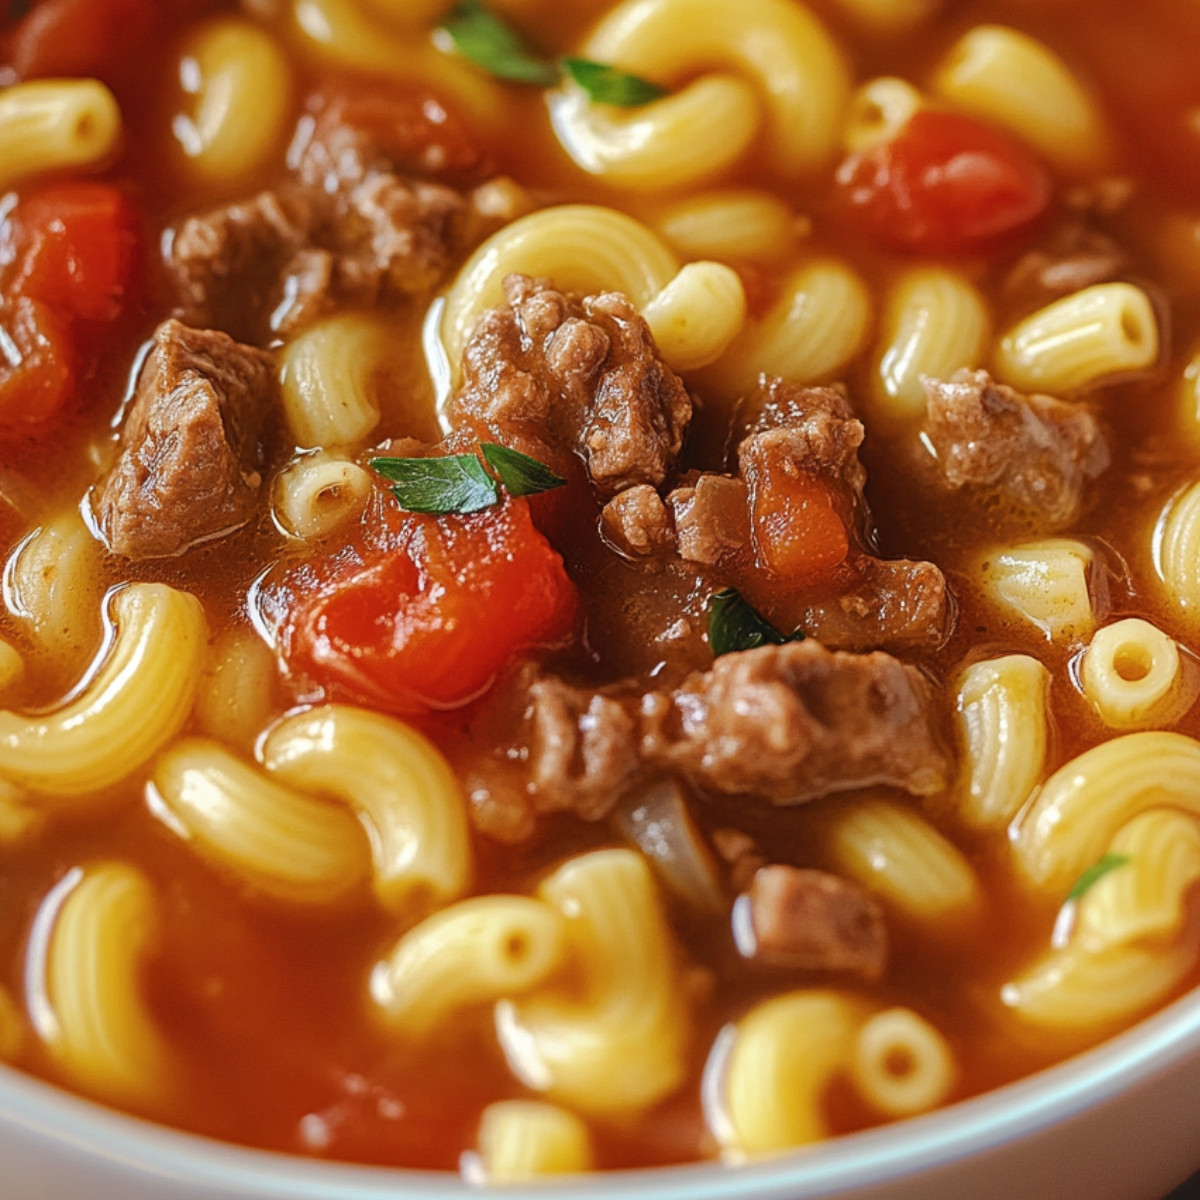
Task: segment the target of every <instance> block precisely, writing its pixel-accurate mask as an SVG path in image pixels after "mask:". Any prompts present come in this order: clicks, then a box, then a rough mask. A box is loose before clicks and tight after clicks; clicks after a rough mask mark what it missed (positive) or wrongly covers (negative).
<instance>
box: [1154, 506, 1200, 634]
mask: <svg viewBox="0 0 1200 1200" xmlns="http://www.w3.org/2000/svg"><path fill="white" fill-rule="evenodd" d="M1198 549H1200V483H1194V484H1191V485H1189V486H1188V487H1186V488H1184V489H1183V490H1182V491H1180V492H1178V493H1176V495H1174V496H1173V497H1172V498H1171V499H1170V500H1169V501H1168V502H1167V504H1166V505H1165V506H1164V507H1163V509H1162V512H1161V513H1160V514H1159V518H1158V522H1157V526H1156V528H1155V531H1154V559H1155V566H1156V568H1157V570H1158V574H1159V577H1160V579H1161V580H1162V584H1163V590H1164V591H1165V592H1166V595H1167V599H1168V601H1169V603H1170V605H1171V609H1172V612H1173V614H1174V615H1175V617H1176V618H1177V619H1179V620H1181V621H1183V622H1184V623H1186V624H1187V625H1188V626H1194V625H1195V624H1196V621H1197V619H1198V616H1200V569H1198V568H1197V565H1196V564H1197V559H1196V558H1195V557H1194V555H1193V551H1194V550H1198Z"/></svg>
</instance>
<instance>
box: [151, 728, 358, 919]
mask: <svg viewBox="0 0 1200 1200" xmlns="http://www.w3.org/2000/svg"><path fill="white" fill-rule="evenodd" d="M150 799H151V803H152V806H153V807H154V808H155V809H157V810H158V811H159V812H160V813H161V815H162V817H163V820H164V821H165V822H166V823H167V824H168V825H169V826H170V827H171V828H174V829H176V830H177V831H178V832H179V834H180V836H181V837H184V838H186V839H187V840H188V841H189V842H192V843H193V844H194V845H195V846H196V847H197V849H198V850H199V852H200V853H202V854H204V855H205V856H206V857H209V858H211V859H212V860H213V861H214V862H216V863H217V864H219V865H220V866H221V867H223V868H224V869H225V870H227V871H230V872H232V873H233V874H234V875H235V876H236V877H237V878H238V879H240V880H242V881H243V882H244V883H246V884H248V885H249V886H251V887H253V888H255V889H256V890H258V891H260V892H263V893H265V894H266V895H268V896H271V897H274V898H275V899H278V900H284V901H289V902H292V903H297V904H334V903H337V902H339V901H341V900H343V899H345V898H346V897H348V896H353V895H354V893H355V892H356V891H358V890H359V888H361V886H362V884H363V883H364V882H365V880H366V877H367V874H368V861H369V860H368V854H367V843H366V838H365V836H364V835H363V831H362V830H361V829H360V828H359V826H358V823H357V822H356V821H355V820H354V818H353V816H352V815H351V814H350V813H349V812H347V811H346V810H345V809H344V808H341V807H340V806H338V805H334V804H329V803H327V802H325V801H322V800H318V799H315V798H312V797H309V796H305V795H303V794H302V793H299V792H296V791H293V790H292V789H290V788H287V787H283V786H281V785H280V784H278V783H276V782H275V781H274V780H272V779H270V778H267V777H264V776H263V774H262V773H261V772H260V771H256V770H255V769H254V768H253V767H251V766H250V765H249V764H248V763H246V762H243V761H242V760H241V759H240V758H239V757H238V756H237V755H235V754H232V753H230V752H229V751H228V750H225V749H223V748H222V747H221V746H219V745H217V744H216V743H214V742H205V741H202V740H200V739H196V740H184V741H181V742H177V743H176V744H175V745H174V746H172V748H171V749H170V750H169V751H167V752H166V753H165V754H164V755H162V757H161V758H160V759H159V761H158V762H157V764H156V765H155V768H154V784H153V791H152V793H151V797H150Z"/></svg>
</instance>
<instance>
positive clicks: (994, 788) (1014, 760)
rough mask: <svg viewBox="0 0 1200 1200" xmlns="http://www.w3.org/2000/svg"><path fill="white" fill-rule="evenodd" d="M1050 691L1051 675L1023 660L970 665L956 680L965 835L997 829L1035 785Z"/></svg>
mask: <svg viewBox="0 0 1200 1200" xmlns="http://www.w3.org/2000/svg"><path fill="white" fill-rule="evenodd" d="M1049 690H1050V672H1049V671H1048V670H1047V669H1046V667H1045V666H1043V665H1042V664H1041V663H1040V662H1038V660H1037V659H1036V658H1031V657H1030V656H1029V655H1027V654H1009V655H1005V656H1004V657H1002V658H992V659H988V660H986V661H985V662H978V663H974V664H972V665H971V666H969V667H968V668H967V669H966V670H964V671H963V672H962V674H961V675H960V676H959V679H958V688H957V693H958V695H957V704H956V706H955V726H956V728H957V732H958V739H959V744H960V745H961V747H962V752H963V753H962V770H961V774H960V780H959V793H958V807H957V811H958V815H959V817H960V818H961V819H962V820H963V821H964V822H965V824H967V825H969V826H970V827H971V828H972V829H981V830H992V831H998V830H1000V829H1003V828H1004V827H1005V826H1006V825H1007V824H1008V823H1009V821H1011V820H1012V818H1013V817H1015V816H1016V815H1017V812H1018V811H1019V810H1020V808H1021V806H1022V805H1023V804H1024V803H1025V801H1026V800H1027V799H1028V798H1029V796H1030V795H1031V794H1032V793H1033V790H1034V788H1035V787H1037V785H1038V784H1039V783H1040V782H1041V779H1042V771H1043V770H1044V768H1045V764H1046V750H1047V743H1048V740H1049V736H1048V735H1049V728H1048V717H1047V695H1048V692H1049Z"/></svg>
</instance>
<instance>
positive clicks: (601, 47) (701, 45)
mask: <svg viewBox="0 0 1200 1200" xmlns="http://www.w3.org/2000/svg"><path fill="white" fill-rule="evenodd" d="M581 53H582V54H583V56H584V57H586V58H590V59H594V60H597V61H599V62H611V63H614V64H615V65H617V66H619V67H620V68H622V69H623V70H627V71H631V72H634V73H636V74H648V75H652V76H654V77H655V78H659V79H662V80H663V81H664V82H672V83H673V82H675V81H676V80H678V79H680V78H686V77H687V76H691V75H694V74H695V72H696V70H697V69H698V68H699V69H701V70H703V69H705V68H710V67H713V66H716V65H717V64H720V65H721V66H724V67H726V72H724V73H722V72H717V71H714V72H713V73H712V74H710V75H701V76H700V77H699V78H695V79H693V81H692V82H690V83H688V84H687V85H686V86H684V87H683V88H681V90H679V91H678V92H676V93H675V94H673V95H671V96H669V97H666V98H664V99H662V100H658V101H655V102H653V103H651V104H649V105H647V106H646V107H645V108H644V109H640V110H637V111H636V112H635V113H634V114H633V115H632V116H626V117H622V116H617V115H615V114H612V113H608V112H605V111H603V110H602V109H597V108H595V107H594V106H592V105H590V104H588V103H587V100H586V97H585V96H583V95H582V93H581V92H580V91H579V90H577V89H574V88H570V87H568V88H567V89H566V90H565V91H564V92H563V93H562V94H561V95H560V96H559V97H557V98H552V100H551V120H552V121H553V123H554V128H555V131H556V133H557V134H558V137H559V140H560V141H561V142H562V144H563V146H564V148H565V149H566V150H567V152H568V153H569V154H570V155H571V157H572V158H573V159H574V160H575V161H576V162H577V163H578V164H579V165H580V166H582V167H583V168H584V169H585V170H587V171H589V172H591V173H592V174H596V175H600V176H602V177H603V178H604V179H605V180H606V181H607V182H610V183H614V184H621V185H624V186H626V187H634V188H638V187H642V188H645V187H651V188H661V187H664V186H665V187H671V186H675V185H680V184H692V183H697V182H702V181H706V180H711V179H712V178H714V177H716V176H719V175H720V174H721V173H722V172H723V171H724V170H726V169H727V168H728V167H729V166H730V165H731V164H732V163H734V162H736V161H737V160H738V159H739V158H741V157H742V155H743V154H744V153H745V152H746V150H747V149H748V148H749V146H750V144H751V142H752V140H753V139H754V137H755V136H756V134H757V132H758V130H759V128H760V126H761V127H763V128H764V129H765V137H766V141H767V144H768V146H769V147H770V152H771V157H772V159H773V160H774V161H775V162H776V163H777V164H778V166H779V169H780V170H782V171H783V172H784V173H786V174H787V175H789V176H792V175H798V174H801V173H803V172H805V171H809V170H811V169H813V168H814V167H817V166H819V165H821V164H822V163H823V162H824V161H825V160H826V159H827V158H828V157H829V155H830V153H831V152H832V149H833V141H832V138H833V134H834V131H835V130H836V128H837V122H838V118H839V117H840V115H841V112H842V109H843V107H844V105H845V103H846V98H847V95H848V91H849V87H848V72H847V68H846V65H845V62H844V61H843V58H842V55H841V53H840V51H839V50H838V47H837V44H836V43H835V42H834V41H833V40H832V39H831V38H830V37H829V35H828V34H827V33H826V32H825V30H824V28H823V27H822V26H821V25H820V23H819V22H818V21H817V20H816V18H815V17H813V16H812V14H811V13H810V12H809V10H808V9H807V7H805V6H804V5H802V4H795V3H792V4H788V3H784V2H783V0H750V2H749V3H745V4H743V5H742V6H741V7H740V8H739V10H738V11H737V13H736V15H735V14H734V13H733V12H732V11H731V10H730V9H729V8H728V6H727V5H724V4H722V3H720V2H719V0H649V2H648V3H646V2H644V0H643V2H638V0H631V2H627V3H625V4H621V5H619V6H618V7H617V8H615V9H614V10H613V11H612V12H611V13H609V14H608V16H607V17H606V18H604V19H603V20H602V21H601V22H600V24H599V25H597V26H596V27H595V28H594V29H593V30H592V32H591V34H590V36H589V37H588V38H587V40H586V41H585V42H584V44H583V46H582V47H581ZM744 77H749V79H751V80H753V84H754V86H751V85H750V84H748V83H746V82H743V78H744Z"/></svg>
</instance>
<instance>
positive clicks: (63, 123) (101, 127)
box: [0, 79, 122, 192]
mask: <svg viewBox="0 0 1200 1200" xmlns="http://www.w3.org/2000/svg"><path fill="white" fill-rule="evenodd" d="M121 130H122V122H121V110H120V108H119V107H118V106H117V101H116V97H115V96H113V94H112V92H110V91H109V90H108V88H107V87H105V86H104V84H102V83H101V82H100V81H99V80H96V79H33V80H30V81H28V82H27V83H18V84H14V85H13V86H11V87H7V88H3V89H0V192H4V191H7V190H8V189H9V188H12V187H15V186H17V185H18V184H21V183H24V182H25V180H27V179H30V178H32V177H33V176H36V175H40V174H42V173H43V172H45V171H59V170H72V169H74V170H88V169H91V168H98V167H102V166H104V165H105V164H106V163H107V161H108V160H109V159H110V158H111V157H112V156H113V154H115V153H116V150H117V147H118V145H119V143H120V139H121Z"/></svg>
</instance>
